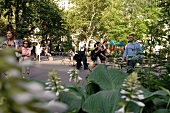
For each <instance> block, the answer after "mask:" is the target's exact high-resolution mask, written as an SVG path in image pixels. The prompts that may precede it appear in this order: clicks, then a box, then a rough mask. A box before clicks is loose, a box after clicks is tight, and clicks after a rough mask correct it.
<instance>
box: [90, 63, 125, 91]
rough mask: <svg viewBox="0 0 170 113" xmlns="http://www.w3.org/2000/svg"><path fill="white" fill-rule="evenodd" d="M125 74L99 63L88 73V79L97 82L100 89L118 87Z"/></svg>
mask: <svg viewBox="0 0 170 113" xmlns="http://www.w3.org/2000/svg"><path fill="white" fill-rule="evenodd" d="M127 76H128V74H127V73H124V72H122V71H119V70H116V69H109V70H108V69H107V68H106V66H105V65H104V64H100V65H98V66H97V67H96V68H95V69H94V70H93V72H91V73H90V76H89V78H88V80H89V81H90V82H94V83H96V84H98V85H99V86H100V87H101V89H102V90H110V89H119V88H120V87H121V86H122V83H123V81H124V79H125V78H126V77H127Z"/></svg>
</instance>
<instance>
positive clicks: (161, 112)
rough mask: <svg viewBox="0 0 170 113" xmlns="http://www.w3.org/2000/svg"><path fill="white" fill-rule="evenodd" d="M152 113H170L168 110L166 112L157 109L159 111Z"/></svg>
mask: <svg viewBox="0 0 170 113" xmlns="http://www.w3.org/2000/svg"><path fill="white" fill-rule="evenodd" d="M153 113H170V110H168V109H159V110H156V111H155V112H153Z"/></svg>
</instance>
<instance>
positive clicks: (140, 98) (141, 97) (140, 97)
mask: <svg viewBox="0 0 170 113" xmlns="http://www.w3.org/2000/svg"><path fill="white" fill-rule="evenodd" d="M137 98H138V99H139V100H142V99H144V98H145V97H144V96H143V95H138V96H137Z"/></svg>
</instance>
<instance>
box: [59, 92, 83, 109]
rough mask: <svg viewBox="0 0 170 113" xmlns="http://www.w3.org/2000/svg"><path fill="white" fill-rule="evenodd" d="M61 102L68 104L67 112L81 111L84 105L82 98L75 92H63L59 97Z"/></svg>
mask: <svg viewBox="0 0 170 113" xmlns="http://www.w3.org/2000/svg"><path fill="white" fill-rule="evenodd" d="M59 99H60V101H61V102H63V103H65V104H67V106H68V109H67V112H71V111H79V109H80V108H81V105H82V100H83V99H82V97H81V96H78V95H77V94H76V93H75V92H71V91H69V92H61V93H60V95H59Z"/></svg>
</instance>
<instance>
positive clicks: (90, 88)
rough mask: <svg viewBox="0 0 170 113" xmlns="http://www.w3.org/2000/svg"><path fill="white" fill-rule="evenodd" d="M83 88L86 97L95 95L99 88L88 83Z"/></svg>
mask: <svg viewBox="0 0 170 113" xmlns="http://www.w3.org/2000/svg"><path fill="white" fill-rule="evenodd" d="M85 88H86V93H87V94H88V95H92V94H95V93H97V92H99V91H100V87H99V86H98V85H97V84H95V83H90V84H88V85H86V87H85Z"/></svg>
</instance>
